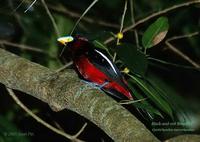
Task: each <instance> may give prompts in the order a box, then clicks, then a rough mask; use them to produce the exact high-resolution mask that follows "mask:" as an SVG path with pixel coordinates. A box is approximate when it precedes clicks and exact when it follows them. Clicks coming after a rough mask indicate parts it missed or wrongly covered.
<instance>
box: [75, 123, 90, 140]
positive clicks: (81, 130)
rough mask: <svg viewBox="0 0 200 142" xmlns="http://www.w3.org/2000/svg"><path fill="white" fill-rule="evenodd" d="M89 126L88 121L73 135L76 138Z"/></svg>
mask: <svg viewBox="0 0 200 142" xmlns="http://www.w3.org/2000/svg"><path fill="white" fill-rule="evenodd" d="M86 126H87V123H85V124H84V125H83V126H82V128H81V129H80V130H79V131H78V132H77V133H76V134H75V135H74V136H73V137H74V138H78V136H80V134H81V133H82V132H83V131H84V130H85V128H86Z"/></svg>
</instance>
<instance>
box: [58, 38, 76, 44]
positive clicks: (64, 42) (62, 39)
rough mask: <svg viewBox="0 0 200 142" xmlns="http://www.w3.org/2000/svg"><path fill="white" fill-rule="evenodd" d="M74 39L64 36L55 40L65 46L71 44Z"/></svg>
mask: <svg viewBox="0 0 200 142" xmlns="http://www.w3.org/2000/svg"><path fill="white" fill-rule="evenodd" d="M73 40H74V38H73V37H72V36H64V37H60V38H58V39H57V41H58V42H59V43H61V44H62V45H67V43H69V42H72V41H73Z"/></svg>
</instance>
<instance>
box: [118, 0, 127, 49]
mask: <svg viewBox="0 0 200 142" xmlns="http://www.w3.org/2000/svg"><path fill="white" fill-rule="evenodd" d="M126 11H127V0H125V3H124V11H123V14H122V19H121V24H120V29H119V33H122V30H123V27H124V18H125V16H126ZM119 40H120V39H119V38H117V45H118V44H119Z"/></svg>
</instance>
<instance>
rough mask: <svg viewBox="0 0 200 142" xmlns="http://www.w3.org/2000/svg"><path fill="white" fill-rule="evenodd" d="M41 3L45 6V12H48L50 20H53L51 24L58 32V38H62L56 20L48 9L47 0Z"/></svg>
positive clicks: (42, 0)
mask: <svg viewBox="0 0 200 142" xmlns="http://www.w3.org/2000/svg"><path fill="white" fill-rule="evenodd" d="M41 2H42V4H43V6H44V8H45V10H46V12H47V15H48V16H49V18H50V20H51V22H52V24H53V27H54V30H55V32H56V35H57V37H60V32H59V29H58V26H57V24H56V22H55V19H54V18H53V16H52V14H51V12H50V11H49V8H48V6H47V4H46V2H45V0H41Z"/></svg>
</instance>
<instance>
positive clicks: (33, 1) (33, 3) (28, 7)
mask: <svg viewBox="0 0 200 142" xmlns="http://www.w3.org/2000/svg"><path fill="white" fill-rule="evenodd" d="M36 1H37V0H34V1H33V2H32V3H31V5H30V6H29V7H28V8H27V9H26V10H25V11H24V13H26V12H27V11H28V10H29V9H30V8H31V7H32V6H33V5H34V4H35V3H36Z"/></svg>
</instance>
